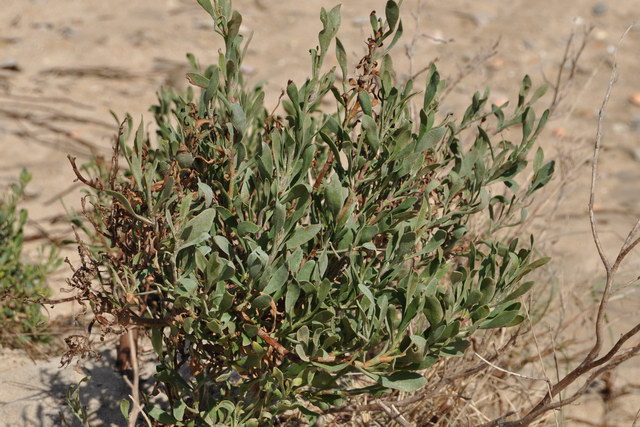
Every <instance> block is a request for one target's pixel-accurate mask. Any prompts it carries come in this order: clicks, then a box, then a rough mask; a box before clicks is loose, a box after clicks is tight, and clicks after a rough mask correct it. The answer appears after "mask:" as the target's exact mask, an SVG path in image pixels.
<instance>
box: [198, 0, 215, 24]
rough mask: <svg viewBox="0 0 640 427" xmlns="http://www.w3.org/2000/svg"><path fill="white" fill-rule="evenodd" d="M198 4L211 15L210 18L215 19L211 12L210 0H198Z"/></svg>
mask: <svg viewBox="0 0 640 427" xmlns="http://www.w3.org/2000/svg"><path fill="white" fill-rule="evenodd" d="M198 4H200V6H202V8H203V9H204V10H206V11H207V13H209V15H211V17H212V18H214V19H215V17H216V16H215V14H214V13H213V6H211V0H198Z"/></svg>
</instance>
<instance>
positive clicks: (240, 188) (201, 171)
mask: <svg viewBox="0 0 640 427" xmlns="http://www.w3.org/2000/svg"><path fill="white" fill-rule="evenodd" d="M199 3H200V4H201V5H202V6H203V7H204V9H205V10H206V11H207V12H208V13H209V14H210V15H211V17H212V18H213V20H214V22H215V28H216V31H217V32H218V33H219V34H220V35H221V36H222V38H223V39H224V46H225V48H224V51H223V52H221V53H220V54H219V60H218V64H217V65H211V66H209V67H207V68H205V69H201V68H199V67H198V65H197V63H196V61H195V59H193V58H192V57H190V59H191V62H192V65H193V67H194V72H193V73H190V74H188V75H187V78H188V80H189V81H190V83H191V84H192V86H195V87H197V88H200V89H201V90H200V93H199V94H198V95H195V94H194V92H193V90H192V89H190V90H189V91H188V93H187V94H182V95H181V94H175V93H173V92H172V91H171V90H168V91H163V92H161V93H160V96H159V105H157V106H155V107H153V112H154V114H155V118H156V121H157V128H158V130H157V145H152V143H151V141H150V140H149V138H148V137H147V136H146V135H145V132H144V126H143V124H140V127H139V128H138V130H137V131H136V132H135V135H134V136H133V137H132V139H133V144H132V145H129V144H128V143H127V141H128V140H129V136H130V134H131V133H134V132H133V128H132V122H131V120H130V119H129V120H127V122H126V123H123V126H122V128H121V132H120V134H119V137H118V143H117V144H116V153H115V155H114V159H113V163H112V167H111V168H110V169H108V170H99V169H96V168H94V169H92V170H93V171H94V172H93V175H92V177H90V178H85V177H83V176H82V175H81V174H80V172H78V176H79V178H80V179H81V180H83V181H84V182H85V183H87V184H88V185H89V187H90V188H91V189H92V191H90V194H91V203H92V204H93V206H94V208H95V209H94V210H93V211H92V213H91V214H89V219H90V220H91V222H92V224H93V225H94V227H95V231H94V233H96V238H95V239H94V240H93V242H92V243H91V245H90V247H89V248H88V250H86V251H85V252H86V257H87V258H86V260H85V265H84V266H83V269H84V270H83V271H84V273H91V274H80V275H79V274H76V275H74V278H73V279H72V281H71V283H72V284H73V285H74V286H76V287H77V288H78V289H79V290H80V291H81V293H80V295H82V299H84V300H88V301H90V303H91V304H92V308H93V310H94V312H95V313H96V315H97V319H98V320H99V324H101V325H102V326H103V327H104V328H106V330H107V331H109V330H114V328H116V327H122V326H125V327H126V326H130V325H138V326H140V327H147V328H149V329H150V335H151V340H152V343H153V348H154V350H155V352H156V354H157V357H158V362H157V373H156V379H157V381H158V382H159V383H160V384H161V388H160V390H163V391H164V392H165V394H166V397H167V398H168V405H165V406H162V407H161V406H157V407H149V408H147V410H148V412H149V414H150V415H151V416H152V417H153V418H155V419H156V420H158V421H159V422H161V423H169V424H175V425H211V426H213V425H258V424H261V425H262V424H264V423H269V422H274V420H275V418H276V416H277V415H278V414H283V413H284V412H285V411H287V410H290V409H296V408H297V409H299V410H300V411H301V412H302V413H303V414H305V416H307V417H308V418H309V419H313V418H314V417H316V416H317V414H318V413H320V412H321V411H322V410H325V409H327V408H330V407H331V406H333V405H336V404H339V403H340V402H341V401H342V400H343V399H344V398H345V397H346V396H348V395H353V394H358V393H371V394H375V395H379V394H382V393H385V392H389V391H392V390H401V391H413V390H416V389H418V388H420V387H421V386H423V385H424V384H425V379H424V378H423V376H422V375H421V374H420V371H421V370H424V369H427V368H429V366H430V365H432V364H433V363H434V362H435V361H437V360H438V359H439V358H441V357H448V356H456V355H460V354H462V353H463V352H464V351H465V349H466V347H467V346H468V344H469V341H468V337H469V336H470V335H471V334H472V333H474V332H475V331H477V330H478V329H488V328H498V327H507V326H513V325H516V324H518V323H519V322H521V321H522V320H523V315H522V314H521V312H520V311H521V310H520V309H521V303H520V302H518V300H519V297H520V296H521V295H523V294H525V293H526V292H527V291H528V290H529V289H530V288H531V287H532V286H533V282H523V278H524V277H525V276H526V275H527V274H528V273H530V272H531V271H532V270H534V269H535V268H537V267H538V266H540V265H542V264H543V263H544V262H546V260H545V259H534V258H533V255H532V253H533V238H531V240H530V241H528V242H525V244H521V243H520V242H519V241H518V240H516V239H509V240H505V239H504V238H502V237H501V236H502V235H503V234H501V233H500V230H501V229H503V228H505V227H510V226H513V225H515V224H519V223H520V222H521V220H522V219H524V218H525V217H526V209H525V206H526V204H527V203H528V202H529V198H530V196H531V195H532V194H533V193H534V192H535V191H537V190H538V189H540V188H541V187H543V186H544V185H545V184H546V183H547V182H548V181H549V179H550V178H551V174H552V172H553V162H549V163H543V154H542V151H541V150H540V149H538V150H537V152H536V154H535V158H534V161H533V164H532V180H530V181H528V182H523V179H521V178H519V177H521V176H522V175H523V174H522V172H523V171H524V170H525V168H526V167H527V165H528V160H527V159H528V156H529V152H530V150H531V148H532V146H533V145H534V143H535V140H536V138H537V137H538V135H539V134H540V131H541V129H542V128H543V126H544V124H545V122H546V119H547V116H548V112H547V111H545V112H544V113H543V114H542V116H541V117H540V119H536V113H535V112H534V109H533V108H532V104H533V103H534V102H535V101H536V100H537V99H538V98H540V97H541V96H542V95H543V94H544V88H541V89H539V90H537V91H535V92H534V93H531V80H530V79H529V78H528V77H525V79H524V80H523V82H522V86H521V88H520V93H519V95H518V101H517V104H516V105H515V107H514V108H508V109H507V105H503V106H496V105H488V102H487V100H488V97H489V92H488V90H487V91H485V92H484V93H476V94H475V95H473V98H472V100H471V103H470V105H469V107H468V108H467V109H466V111H464V113H463V114H462V116H461V117H457V116H456V115H453V114H448V115H443V114H440V113H439V112H438V103H439V94H440V93H441V91H442V90H443V88H444V87H445V84H446V83H445V82H444V81H442V80H441V79H440V75H439V73H438V71H437V69H436V68H435V67H431V69H430V70H429V73H428V76H427V79H426V87H425V88H424V89H423V90H419V89H416V88H414V83H413V81H411V80H410V81H407V82H404V83H403V82H399V81H398V80H397V79H396V77H395V72H394V70H393V65H392V60H391V57H390V56H389V55H388V52H389V50H390V49H391V48H392V47H393V46H394V45H395V44H396V42H397V41H398V39H399V37H400V36H401V34H402V23H401V21H400V19H399V10H398V5H397V4H396V3H395V2H394V1H388V2H387V5H386V10H385V16H386V19H381V18H378V17H377V16H376V15H375V14H372V15H371V27H372V35H371V37H370V38H369V39H368V42H367V46H368V50H367V52H366V54H365V55H364V56H363V58H362V59H361V60H360V62H359V63H358V64H357V65H356V67H355V71H356V74H355V75H354V76H353V77H351V78H345V79H344V80H343V81H337V80H336V72H335V70H334V69H331V70H329V71H328V72H323V71H322V64H323V61H324V59H325V57H326V55H327V54H329V51H330V45H331V44H332V41H333V39H334V38H335V36H336V34H337V32H338V28H339V26H340V10H339V8H338V7H336V8H334V9H332V10H330V11H326V10H324V9H323V10H322V12H321V15H320V18H321V21H322V24H323V29H322V31H321V32H320V34H319V46H318V47H317V48H315V49H311V51H310V53H311V76H310V77H309V78H308V79H307V80H306V81H305V82H304V83H303V84H302V85H296V84H295V83H294V82H289V83H288V86H287V88H286V99H283V100H282V106H283V108H284V110H285V112H286V113H285V115H284V116H280V115H276V114H275V113H269V112H268V110H267V109H266V108H265V107H264V105H263V100H264V92H263V90H262V88H261V87H260V86H257V87H247V86H246V85H245V82H244V80H243V76H242V73H241V67H240V65H241V61H242V57H243V55H244V53H245V49H246V45H243V44H242V43H243V37H242V36H241V35H240V34H239V28H240V24H241V20H242V19H241V16H240V14H238V13H237V12H235V11H232V8H231V4H230V1H229V0H218V1H214V3H213V4H211V3H210V1H209V0H199ZM335 54H336V56H337V59H338V63H339V66H340V70H341V73H342V75H343V76H348V75H349V71H350V70H351V69H352V68H353V67H352V66H349V64H347V55H346V53H345V48H344V47H343V45H342V43H341V42H340V41H339V39H335ZM331 100H333V101H332V102H334V103H335V105H336V107H335V108H334V109H333V111H332V112H327V111H325V110H326V109H327V107H326V105H327V104H326V103H325V104H323V101H331ZM329 104H330V103H329ZM412 106H414V107H415V108H416V110H415V111H416V113H415V114H414V113H413V112H412V111H413V110H412ZM512 128H520V131H518V132H510V133H509V135H511V136H514V135H515V137H516V141H515V142H514V141H510V140H508V139H506V134H507V133H508V132H507V130H510V129H512ZM119 157H124V159H126V168H124V169H120V168H119V167H118V158H119ZM527 170H529V169H527ZM93 276H97V277H98V279H99V281H100V283H101V286H100V287H95V286H94V287H92V286H91V278H92V277H93ZM187 365H188V366H189V368H190V374H189V375H184V371H183V368H184V367H185V366H187ZM351 374H356V375H358V377H359V378H360V379H363V381H365V382H367V384H368V385H366V386H364V387H360V388H354V387H353V385H352V382H351V380H350V378H353V377H352V376H351Z"/></svg>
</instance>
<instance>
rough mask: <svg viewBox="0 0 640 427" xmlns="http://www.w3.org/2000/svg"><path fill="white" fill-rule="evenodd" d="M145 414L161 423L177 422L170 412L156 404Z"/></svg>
mask: <svg viewBox="0 0 640 427" xmlns="http://www.w3.org/2000/svg"><path fill="white" fill-rule="evenodd" d="M147 414H148V415H149V416H151V418H153V419H155V420H158V421H160V422H161V423H163V424H175V423H177V422H178V420H177V419H175V418H174V417H173V416H172V415H171V414H169V413H167V412H166V411H163V410H162V409H161V408H159V407H157V406H154V407H153V408H151V409H150V410H149V411H147Z"/></svg>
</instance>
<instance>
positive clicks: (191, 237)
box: [180, 208, 216, 247]
mask: <svg viewBox="0 0 640 427" xmlns="http://www.w3.org/2000/svg"><path fill="white" fill-rule="evenodd" d="M215 215H216V210H215V209H214V208H209V209H205V210H204V211H202V212H200V213H199V214H198V215H197V216H195V217H193V218H191V219H190V220H189V221H188V222H187V223H186V224H185V225H184V226H183V227H182V230H181V232H180V240H181V241H182V242H184V243H183V245H182V247H186V246H188V245H189V244H191V243H192V242H193V241H195V240H196V239H199V238H201V236H202V235H203V234H205V233H208V232H209V231H210V230H211V226H212V225H213V219H214V218H215Z"/></svg>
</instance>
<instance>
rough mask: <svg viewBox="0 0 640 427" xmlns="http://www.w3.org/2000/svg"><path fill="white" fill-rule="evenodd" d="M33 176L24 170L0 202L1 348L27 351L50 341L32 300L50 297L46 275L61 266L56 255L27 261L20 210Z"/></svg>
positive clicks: (24, 217) (52, 252)
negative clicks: (25, 347)
mask: <svg viewBox="0 0 640 427" xmlns="http://www.w3.org/2000/svg"><path fill="white" fill-rule="evenodd" d="M30 179H31V175H29V174H28V173H27V171H25V170H23V171H22V173H21V174H20V180H19V182H18V183H17V184H13V185H11V189H10V192H9V193H8V194H6V195H4V197H3V198H2V199H0V242H2V244H0V296H1V297H0V324H2V329H1V330H0V345H3V346H6V347H24V346H25V345H28V344H33V343H44V342H48V341H49V340H50V336H49V335H48V334H47V333H46V319H45V317H44V316H43V314H42V311H41V307H40V305H39V304H37V303H34V302H32V301H30V300H35V299H39V298H42V297H47V296H49V295H50V291H49V288H47V286H46V283H45V278H46V275H47V274H48V273H49V272H51V271H52V270H53V269H55V268H56V267H57V266H58V265H59V260H58V259H57V257H56V253H57V251H56V250H55V249H53V248H51V249H50V250H49V253H47V254H45V253H44V251H41V253H40V260H39V261H38V262H29V261H26V260H25V259H24V256H23V253H22V249H23V243H24V225H25V223H26V222H27V216H28V214H27V211H26V210H25V209H19V208H18V204H19V203H20V201H21V200H22V199H23V197H24V190H25V187H26V185H27V183H28V182H29V181H30Z"/></svg>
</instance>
